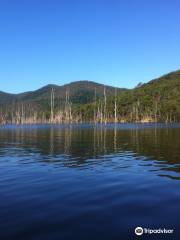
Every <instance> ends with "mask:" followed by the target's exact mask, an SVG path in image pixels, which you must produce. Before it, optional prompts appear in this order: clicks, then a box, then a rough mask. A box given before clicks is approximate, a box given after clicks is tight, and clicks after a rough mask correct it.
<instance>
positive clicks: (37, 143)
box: [0, 126, 180, 172]
mask: <svg viewBox="0 0 180 240" xmlns="http://www.w3.org/2000/svg"><path fill="white" fill-rule="evenodd" d="M179 136H180V129H179V128H174V129H173V128H161V129H158V128H149V129H126V130H125V129H124V130H123V129H118V128H110V129H108V128H102V127H97V128H93V127H91V128H72V127H70V126H69V127H64V128H62V127H56V126H54V127H50V126H48V127H44V128H42V127H40V128H35V127H33V128H28V127H25V128H17V129H15V128H11V129H8V128H7V129H4V130H0V147H1V152H0V154H1V156H2V155H3V149H4V148H6V149H8V148H9V147H12V144H13V147H15V148H19V147H20V148H21V149H23V150H24V151H25V152H26V154H27V153H28V154H30V153H31V154H33V153H34V152H35V153H38V156H39V158H37V159H36V158H35V160H37V161H38V160H40V161H44V162H47V163H48V162H49V163H51V164H53V163H57V162H60V163H61V164H64V165H66V166H79V165H82V164H85V163H86V161H87V160H89V159H94V161H92V163H93V164H95V163H97V161H100V160H103V158H104V156H105V158H106V157H107V156H110V155H112V154H113V156H117V157H118V154H121V156H122V155H123V154H124V156H126V153H127V152H131V153H132V156H133V157H134V158H135V159H141V157H143V159H144V158H145V159H147V160H148V159H151V160H157V161H154V164H156V166H158V167H159V168H161V169H165V170H166V171H168V172H171V171H173V172H179V171H180V166H179V163H180V148H179V146H180V138H179ZM99 158H101V159H99ZM97 159H98V160H97ZM95 160H97V161H95ZM120 160H121V159H120ZM68 161H69V162H68ZM68 163H69V164H68ZM71 163H72V164H71Z"/></svg>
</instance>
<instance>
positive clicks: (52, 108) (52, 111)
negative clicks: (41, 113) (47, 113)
mask: <svg viewBox="0 0 180 240" xmlns="http://www.w3.org/2000/svg"><path fill="white" fill-rule="evenodd" d="M53 121H54V89H53V88H52V89H51V123H53Z"/></svg>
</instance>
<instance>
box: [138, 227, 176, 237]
mask: <svg viewBox="0 0 180 240" xmlns="http://www.w3.org/2000/svg"><path fill="white" fill-rule="evenodd" d="M173 232H174V229H166V228H158V229H150V228H142V227H136V228H135V234H136V235H138V236H140V235H142V234H172V233H173Z"/></svg>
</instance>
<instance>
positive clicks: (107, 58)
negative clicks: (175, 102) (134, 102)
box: [0, 0, 180, 93]
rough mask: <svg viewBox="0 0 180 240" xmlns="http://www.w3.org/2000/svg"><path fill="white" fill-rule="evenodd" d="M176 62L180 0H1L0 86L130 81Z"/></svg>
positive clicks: (156, 73)
mask: <svg viewBox="0 0 180 240" xmlns="http://www.w3.org/2000/svg"><path fill="white" fill-rule="evenodd" d="M179 68H180V1H179V0H149V1H145V0H0V90H2V91H6V92H14V93H17V92H23V91H27V90H35V89H37V88H39V87H42V86H43V85H46V84H49V83H54V84H58V85H62V84H64V83H68V82H71V81H75V80H93V81H97V82H100V83H104V84H109V85H115V86H119V87H128V88H131V87H134V86H135V85H137V84H138V83H139V82H147V81H148V80H151V79H153V78H155V77H158V76H160V75H162V74H165V73H167V72H170V71H173V70H177V69H179Z"/></svg>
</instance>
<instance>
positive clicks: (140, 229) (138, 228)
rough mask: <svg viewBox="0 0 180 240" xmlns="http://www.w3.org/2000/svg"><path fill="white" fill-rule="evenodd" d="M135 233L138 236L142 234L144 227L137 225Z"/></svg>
mask: <svg viewBox="0 0 180 240" xmlns="http://www.w3.org/2000/svg"><path fill="white" fill-rule="evenodd" d="M135 234H136V235H138V236H140V235H142V234H143V229H142V227H137V228H136V229H135Z"/></svg>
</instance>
